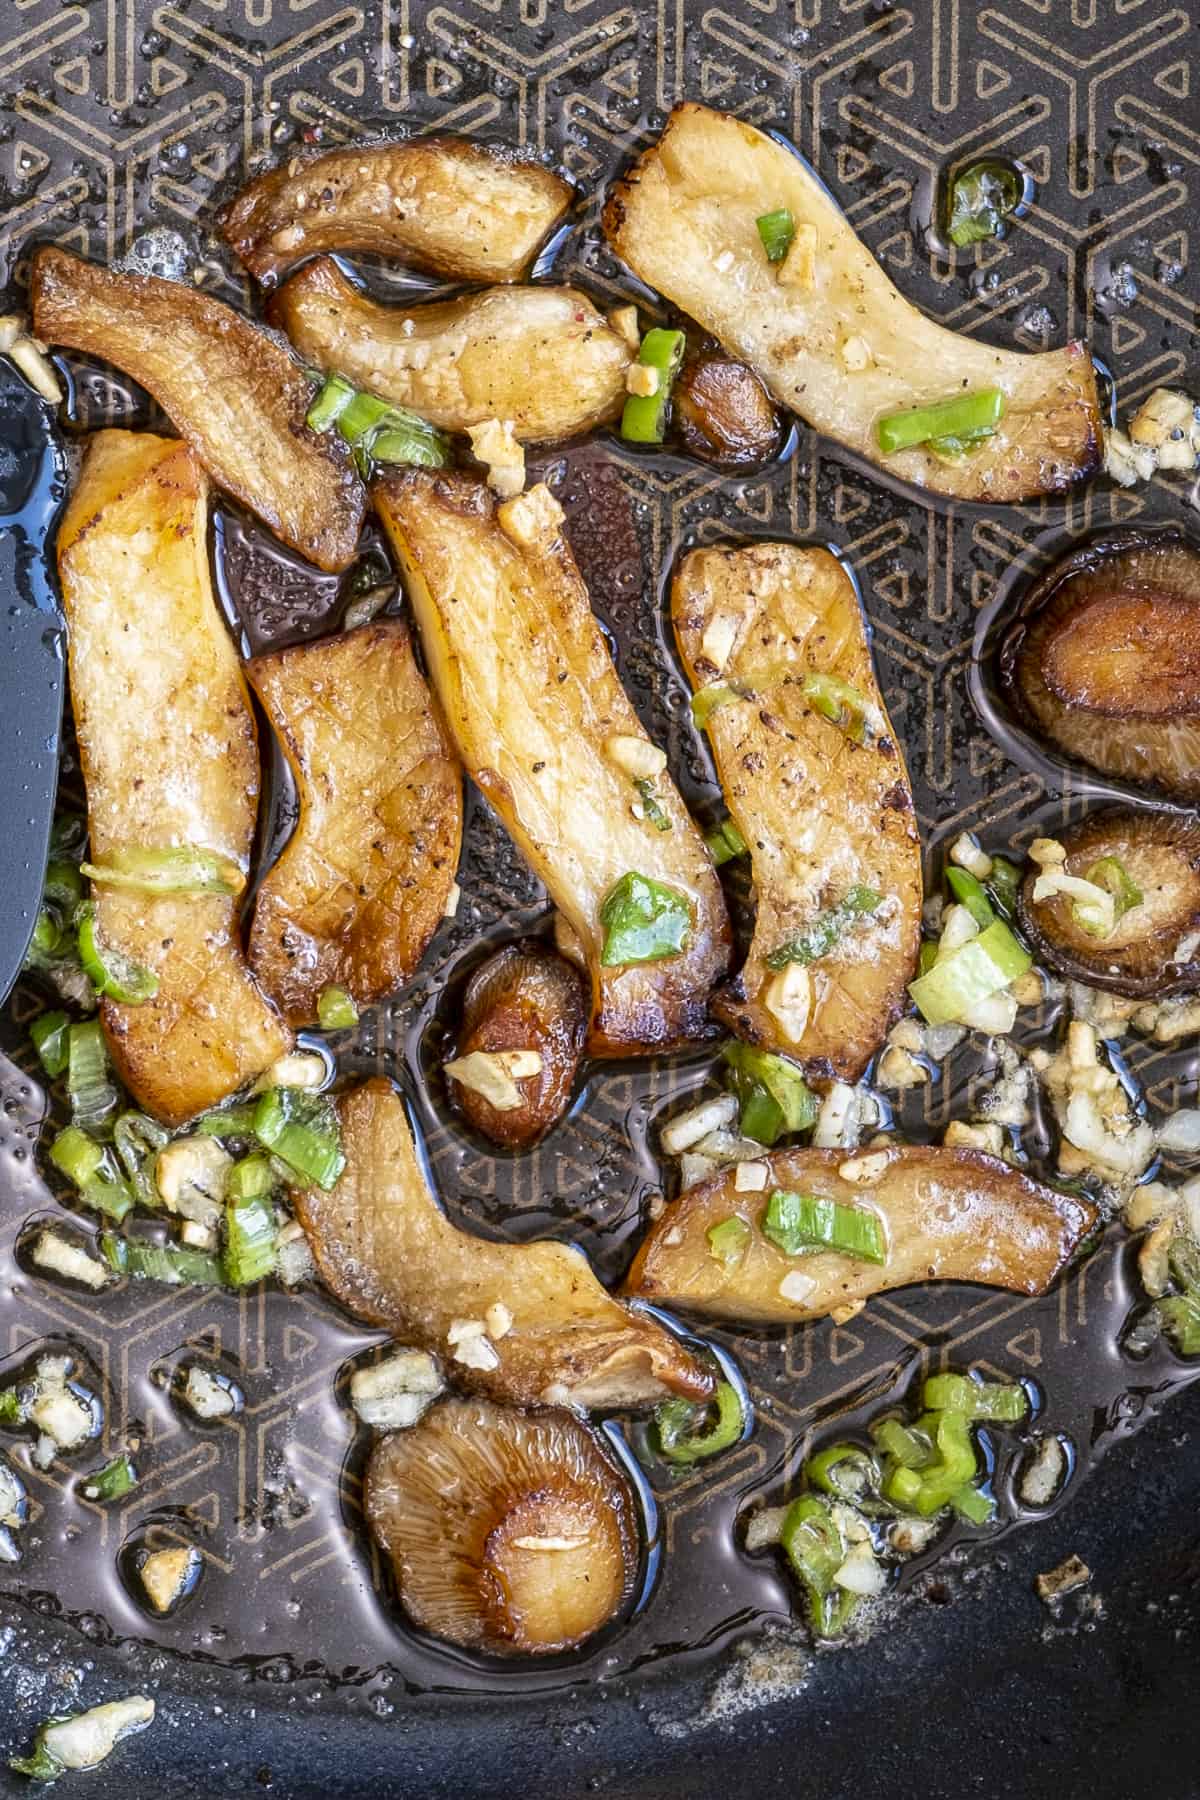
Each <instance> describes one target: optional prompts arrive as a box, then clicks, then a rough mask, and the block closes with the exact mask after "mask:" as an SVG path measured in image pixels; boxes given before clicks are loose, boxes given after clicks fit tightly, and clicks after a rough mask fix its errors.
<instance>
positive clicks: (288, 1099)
mask: <svg viewBox="0 0 1200 1800" xmlns="http://www.w3.org/2000/svg"><path fill="white" fill-rule="evenodd" d="M254 1134H255V1136H256V1137H257V1138H258V1141H259V1143H260V1144H262V1145H263V1147H264V1148H265V1149H267V1150H270V1151H271V1152H272V1154H273V1155H275V1156H277V1157H278V1158H279V1160H280V1161H281V1162H283V1163H286V1164H287V1166H288V1168H289V1170H290V1171H291V1173H292V1176H293V1178H294V1177H295V1176H297V1175H299V1176H301V1177H303V1179H304V1180H305V1181H312V1182H315V1183H316V1184H317V1186H318V1187H321V1188H326V1189H328V1188H331V1187H333V1186H334V1185H335V1183H336V1182H337V1179H338V1177H339V1175H340V1174H341V1172H342V1170H343V1169H344V1168H345V1166H346V1158H345V1156H344V1155H343V1154H342V1146H341V1139H340V1136H339V1133H338V1128H337V1118H336V1115H335V1114H334V1112H333V1109H332V1107H331V1106H330V1105H329V1103H328V1102H327V1101H325V1100H323V1099H321V1098H320V1097H319V1096H314V1095H313V1094H310V1093H308V1092H306V1091H305V1090H304V1089H303V1088H271V1089H269V1090H268V1092H267V1093H265V1094H264V1095H263V1096H262V1098H261V1100H259V1102H258V1105H257V1106H256V1107H255V1109H254Z"/></svg>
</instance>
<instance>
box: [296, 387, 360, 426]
mask: <svg viewBox="0 0 1200 1800" xmlns="http://www.w3.org/2000/svg"><path fill="white" fill-rule="evenodd" d="M353 398H354V385H353V383H352V382H349V381H347V380H346V378H345V376H344V375H327V376H326V377H325V380H324V382H323V383H322V384H321V388H320V390H319V392H318V394H317V397H316V399H315V400H314V401H313V403H312V405H311V406H310V407H309V409H308V412H307V413H306V414H305V417H304V423H305V424H306V425H307V426H308V429H309V430H310V431H320V432H326V431H330V430H331V429H332V428H333V426H335V425H336V424H337V422H338V420H339V418H340V417H341V415H342V414H343V413H344V412H345V410H346V408H347V407H348V406H349V404H350V402H351V401H352V400H353Z"/></svg>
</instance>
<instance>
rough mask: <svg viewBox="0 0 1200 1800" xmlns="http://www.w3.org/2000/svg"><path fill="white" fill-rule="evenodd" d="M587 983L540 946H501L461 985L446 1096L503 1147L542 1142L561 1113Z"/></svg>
mask: <svg viewBox="0 0 1200 1800" xmlns="http://www.w3.org/2000/svg"><path fill="white" fill-rule="evenodd" d="M589 1012H590V1004H589V995H588V989H587V984H586V983H585V982H584V980H583V979H582V977H581V976H580V974H579V971H578V970H577V969H575V968H574V967H573V966H572V965H571V964H570V963H569V962H566V961H565V960H564V959H563V958H562V957H561V956H558V955H556V954H555V952H554V951H552V950H550V949H549V948H547V946H545V945H544V944H540V943H536V942H528V943H520V944H508V945H506V946H505V948H504V949H503V950H499V951H497V952H496V954H495V955H494V956H489V957H488V959H487V961H486V962H484V963H482V964H481V965H480V966H479V968H478V969H476V971H475V973H474V975H472V977H471V979H470V981H469V982H468V983H467V989H466V993H465V994H464V996H463V1016H462V1028H461V1030H460V1032H459V1038H458V1050H457V1055H456V1056H455V1057H454V1058H453V1059H452V1061H451V1062H449V1063H447V1064H446V1074H447V1077H448V1080H449V1085H450V1092H451V1093H452V1095H453V1096H454V1099H455V1100H456V1101H457V1103H458V1105H459V1106H460V1107H461V1108H462V1110H463V1112H464V1113H465V1114H466V1116H467V1118H468V1119H469V1120H470V1121H471V1123H472V1125H474V1126H475V1128H476V1130H477V1131H481V1132H482V1133H483V1135H484V1136H485V1137H487V1138H490V1139H491V1141H492V1143H494V1144H499V1145H500V1146H501V1148H502V1149H506V1150H524V1149H527V1148H528V1147H529V1145H531V1144H535V1143H536V1142H537V1141H538V1139H539V1138H541V1137H544V1136H545V1134H546V1132H547V1131H549V1129H550V1127H551V1126H552V1125H555V1124H557V1122H558V1120H559V1119H560V1118H561V1117H562V1115H563V1113H564V1112H565V1111H566V1109H567V1107H568V1105H569V1104H570V1100H571V1090H572V1088H573V1086H574V1083H575V1072H576V1070H577V1068H578V1067H579V1057H580V1053H581V1052H582V1050H583V1042H584V1038H585V1037H586V1035H587V1026H588V1017H589Z"/></svg>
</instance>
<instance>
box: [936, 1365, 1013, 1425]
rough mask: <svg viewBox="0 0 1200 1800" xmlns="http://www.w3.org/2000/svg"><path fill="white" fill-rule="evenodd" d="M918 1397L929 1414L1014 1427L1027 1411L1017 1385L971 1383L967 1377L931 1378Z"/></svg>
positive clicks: (988, 1382) (987, 1382)
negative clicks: (951, 1413)
mask: <svg viewBox="0 0 1200 1800" xmlns="http://www.w3.org/2000/svg"><path fill="white" fill-rule="evenodd" d="M921 1398H922V1400H923V1401H924V1404H925V1406H926V1408H927V1409H928V1410H929V1411H930V1412H956V1413H962V1415H963V1416H964V1418H967V1419H982V1420H987V1421H990V1422H992V1423H994V1424H997V1425H1015V1424H1017V1423H1018V1422H1019V1421H1020V1420H1021V1419H1023V1418H1025V1416H1026V1414H1027V1413H1028V1411H1029V1395H1028V1394H1027V1393H1026V1392H1025V1389H1024V1388H1023V1387H1022V1386H1021V1384H1020V1382H1017V1381H1012V1382H1000V1381H972V1380H971V1378H970V1376H969V1375H930V1376H929V1378H928V1379H927V1381H926V1383H925V1386H924V1389H923V1390H922V1395H921Z"/></svg>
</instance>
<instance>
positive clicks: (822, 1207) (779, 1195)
mask: <svg viewBox="0 0 1200 1800" xmlns="http://www.w3.org/2000/svg"><path fill="white" fill-rule="evenodd" d="M762 1229H763V1236H764V1237H767V1238H770V1240H771V1242H772V1243H773V1244H775V1245H777V1247H778V1248H779V1249H780V1250H782V1251H783V1253H784V1255H785V1256H801V1255H804V1254H805V1253H807V1252H809V1251H830V1252H832V1253H833V1254H834V1255H837V1256H853V1257H857V1258H858V1259H859V1261H861V1262H873V1263H885V1262H886V1261H887V1242H886V1240H885V1238H884V1235H883V1222H882V1220H881V1219H880V1218H879V1216H878V1214H877V1213H873V1212H868V1211H867V1209H866V1208H865V1207H862V1206H843V1205H842V1204H841V1203H840V1201H837V1200H830V1199H829V1198H828V1197H827V1196H825V1195H822V1194H790V1193H786V1192H785V1191H784V1190H783V1189H781V1188H776V1190H775V1192H774V1193H773V1194H772V1195H771V1198H770V1199H769V1200H768V1202H767V1210H766V1212H765V1213H764V1214H763V1224H762Z"/></svg>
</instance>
